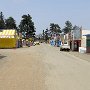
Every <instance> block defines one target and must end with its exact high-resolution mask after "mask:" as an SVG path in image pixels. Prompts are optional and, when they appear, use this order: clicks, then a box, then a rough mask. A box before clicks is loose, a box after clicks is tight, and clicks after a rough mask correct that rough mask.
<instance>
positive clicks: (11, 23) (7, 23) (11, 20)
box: [5, 17, 16, 29]
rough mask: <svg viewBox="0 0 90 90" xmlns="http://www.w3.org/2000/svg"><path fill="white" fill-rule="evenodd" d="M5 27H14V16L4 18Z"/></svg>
mask: <svg viewBox="0 0 90 90" xmlns="http://www.w3.org/2000/svg"><path fill="white" fill-rule="evenodd" d="M5 28H6V29H16V22H15V20H14V18H12V17H9V18H8V19H6V20H5Z"/></svg>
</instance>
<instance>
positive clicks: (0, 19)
mask: <svg viewBox="0 0 90 90" xmlns="http://www.w3.org/2000/svg"><path fill="white" fill-rule="evenodd" d="M4 28H5V22H4V15H3V13H2V12H0V29H4Z"/></svg>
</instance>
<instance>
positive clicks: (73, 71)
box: [0, 44, 90, 90]
mask: <svg viewBox="0 0 90 90" xmlns="http://www.w3.org/2000/svg"><path fill="white" fill-rule="evenodd" d="M0 52H1V56H3V57H2V58H1V59H0V90H90V62H87V61H85V60H81V59H80V58H78V57H75V56H72V55H71V54H68V52H65V53H64V52H60V51H59V49H58V48H56V47H52V46H50V45H47V44H41V45H39V46H33V47H30V48H20V49H1V50H0Z"/></svg>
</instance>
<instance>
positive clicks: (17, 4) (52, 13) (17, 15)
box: [0, 0, 90, 34]
mask: <svg viewBox="0 0 90 90" xmlns="http://www.w3.org/2000/svg"><path fill="white" fill-rule="evenodd" d="M0 11H2V12H3V14H4V17H5V18H8V17H10V16H12V17H13V18H14V19H15V20H16V23H17V25H19V23H20V21H21V16H22V15H23V14H30V15H31V17H32V20H33V22H34V24H35V27H36V34H39V33H42V31H43V30H46V28H48V29H49V27H50V23H55V24H59V26H60V27H61V28H64V26H65V22H66V21H67V20H69V21H70V22H71V23H72V25H73V26H74V25H77V26H82V27H83V28H84V29H90V0H0Z"/></svg>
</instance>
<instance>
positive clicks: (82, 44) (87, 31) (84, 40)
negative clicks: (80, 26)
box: [81, 30, 90, 48]
mask: <svg viewBox="0 0 90 90" xmlns="http://www.w3.org/2000/svg"><path fill="white" fill-rule="evenodd" d="M86 34H90V30H82V32H81V35H82V37H81V47H84V48H86V36H83V35H86Z"/></svg>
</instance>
